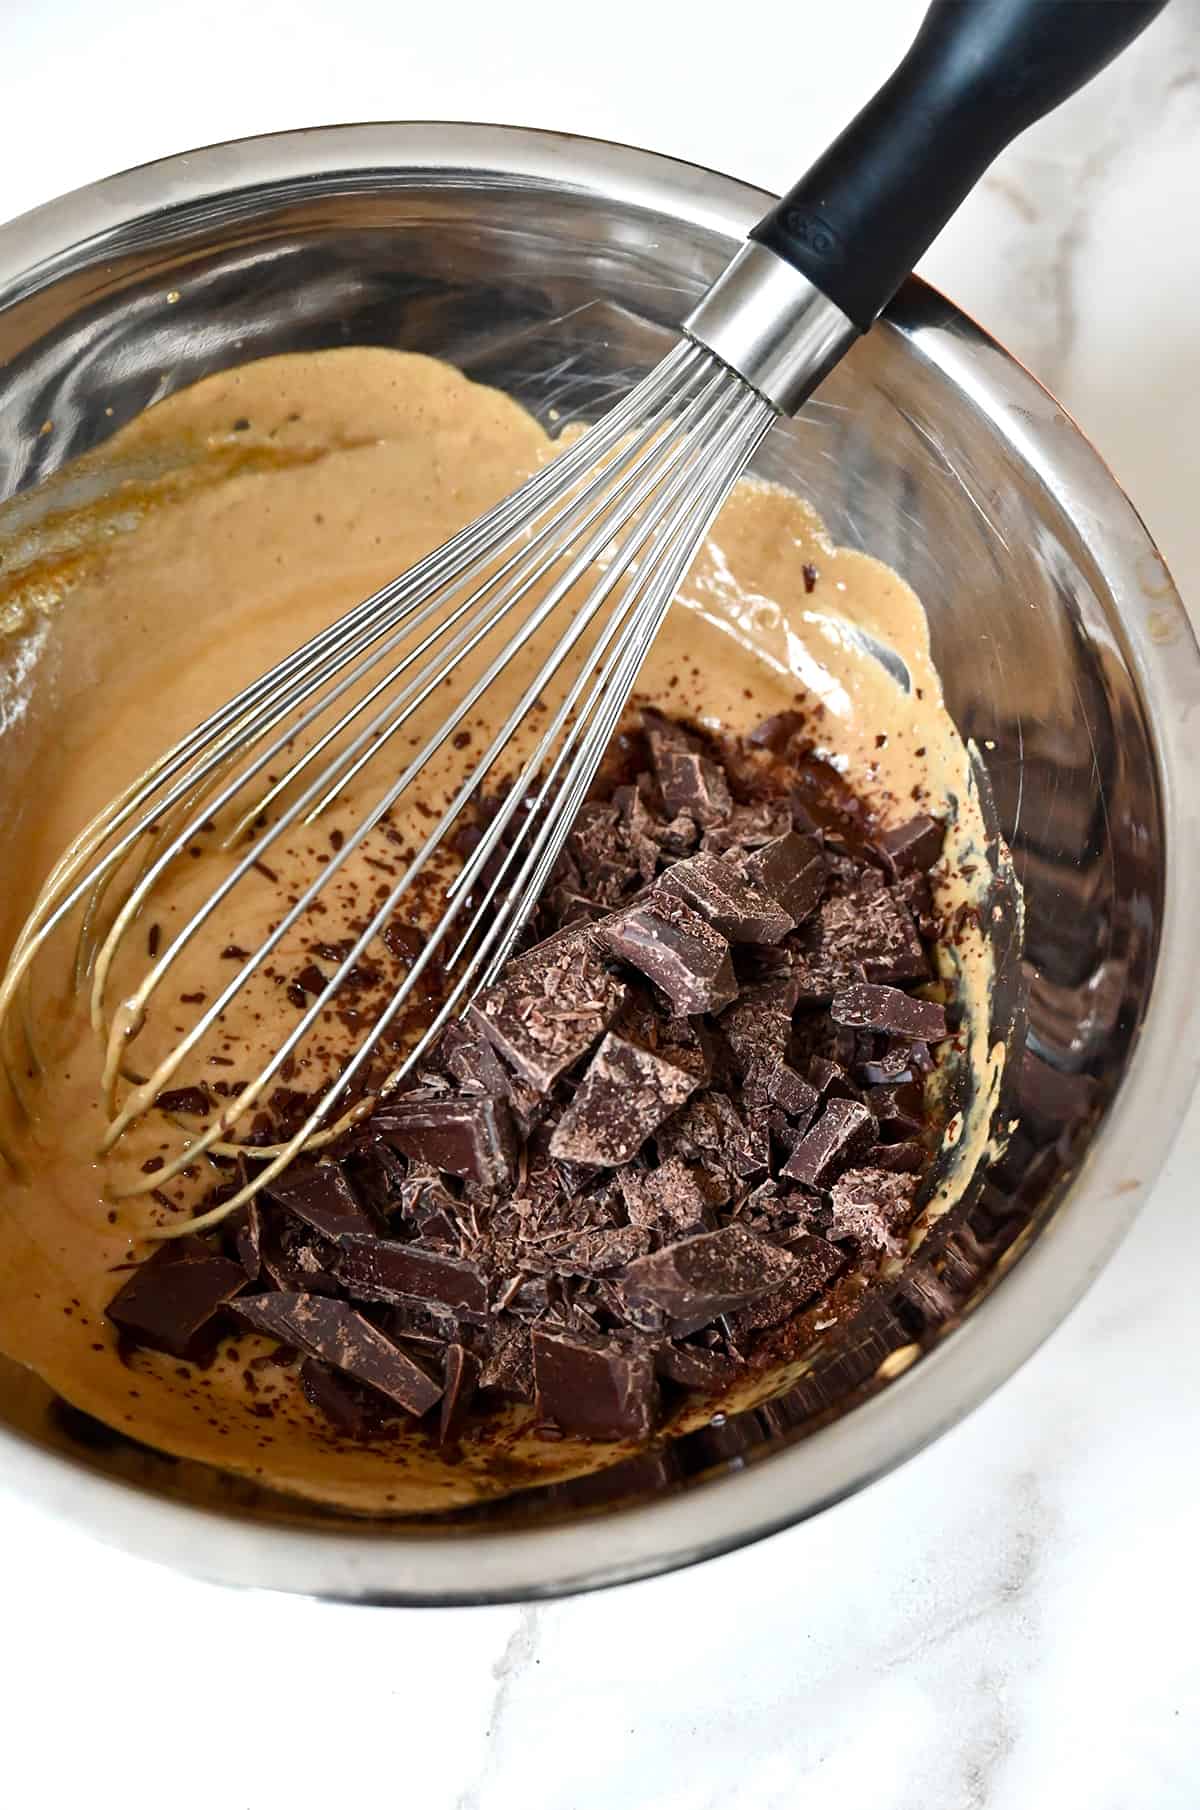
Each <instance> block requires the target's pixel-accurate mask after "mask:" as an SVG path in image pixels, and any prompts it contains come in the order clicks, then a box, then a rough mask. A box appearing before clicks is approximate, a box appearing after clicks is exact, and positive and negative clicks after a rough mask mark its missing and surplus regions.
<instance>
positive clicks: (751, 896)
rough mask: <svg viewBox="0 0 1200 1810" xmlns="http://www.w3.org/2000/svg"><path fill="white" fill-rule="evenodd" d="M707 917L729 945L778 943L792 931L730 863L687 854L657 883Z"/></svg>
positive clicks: (784, 914)
mask: <svg viewBox="0 0 1200 1810" xmlns="http://www.w3.org/2000/svg"><path fill="white" fill-rule="evenodd" d="M659 885H660V886H661V887H663V888H665V890H666V891H667V892H670V893H674V894H675V896H676V897H677V898H680V899H682V900H683V902H684V904H685V905H690V906H691V907H692V909H693V910H694V911H698V912H699V913H700V916H701V917H702V918H707V919H708V921H709V923H710V924H711V925H712V926H713V928H714V929H715V930H719V931H720V932H721V935H722V936H725V937H728V938H729V941H730V942H731V943H778V942H779V941H780V940H781V938H783V937H785V936H786V935H787V933H788V931H789V930H791V929H792V928H793V920H792V919H791V918H790V917H789V916H788V914H787V912H786V911H785V910H784V909H783V907H782V906H781V905H777V904H776V902H775V900H774V899H772V898H768V896H767V895H766V893H763V892H759V891H758V889H757V888H756V887H754V886H751V885H750V884H749V882H748V881H746V880H744V879H743V878H742V876H741V874H740V873H739V872H738V870H737V868H736V867H735V866H734V864H733V862H732V861H725V860H722V859H721V858H720V857H719V856H717V855H705V854H699V855H690V856H689V857H688V859H687V860H686V861H677V862H676V863H675V865H674V867H669V868H668V869H667V871H666V873H664V874H663V876H662V878H661V879H660V880H659Z"/></svg>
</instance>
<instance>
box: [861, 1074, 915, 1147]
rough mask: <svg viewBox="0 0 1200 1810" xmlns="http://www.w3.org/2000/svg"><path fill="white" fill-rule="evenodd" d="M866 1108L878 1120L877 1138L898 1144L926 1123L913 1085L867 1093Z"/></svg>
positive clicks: (902, 1085) (878, 1088)
mask: <svg viewBox="0 0 1200 1810" xmlns="http://www.w3.org/2000/svg"><path fill="white" fill-rule="evenodd" d="M867 1106H868V1107H869V1109H870V1110H871V1111H872V1112H873V1113H874V1114H875V1117H876V1118H877V1119H878V1120H879V1131H880V1136H881V1137H883V1138H884V1139H890V1140H892V1141H894V1142H896V1143H901V1142H903V1140H904V1139H905V1138H907V1137H910V1136H911V1135H912V1133H913V1132H915V1131H920V1130H921V1128H922V1126H923V1125H924V1123H925V1097H924V1095H923V1093H922V1092H921V1089H920V1088H919V1087H917V1086H916V1085H915V1083H913V1082H911V1081H910V1082H902V1083H900V1084H899V1085H898V1086H894V1087H872V1088H869V1089H868V1090H867Z"/></svg>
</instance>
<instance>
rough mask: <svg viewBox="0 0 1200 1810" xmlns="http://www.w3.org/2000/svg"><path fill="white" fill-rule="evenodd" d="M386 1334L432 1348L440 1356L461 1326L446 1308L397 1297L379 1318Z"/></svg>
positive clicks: (455, 1337) (456, 1337)
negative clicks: (382, 1317)
mask: <svg viewBox="0 0 1200 1810" xmlns="http://www.w3.org/2000/svg"><path fill="white" fill-rule="evenodd" d="M383 1330H384V1331H385V1332H386V1333H387V1334H388V1336H389V1338H393V1339H399V1340H401V1341H402V1342H403V1343H404V1344H406V1345H419V1346H420V1347H421V1348H422V1350H424V1351H433V1352H436V1353H437V1355H438V1357H439V1358H440V1357H441V1356H442V1355H443V1353H444V1352H445V1349H446V1346H447V1345H452V1344H454V1342H455V1341H456V1340H457V1339H459V1338H460V1337H461V1334H462V1328H461V1327H460V1326H459V1324H458V1322H457V1320H455V1318H454V1316H453V1314H451V1313H450V1311H449V1309H448V1308H445V1307H436V1306H434V1305H432V1304H431V1303H428V1302H425V1301H410V1300H408V1299H404V1300H397V1301H396V1302H395V1303H394V1304H393V1305H392V1306H391V1307H390V1308H389V1310H388V1312H387V1313H386V1315H385V1316H384V1320H383Z"/></svg>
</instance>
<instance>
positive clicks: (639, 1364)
mask: <svg viewBox="0 0 1200 1810" xmlns="http://www.w3.org/2000/svg"><path fill="white" fill-rule="evenodd" d="M533 1371H534V1377H535V1379H536V1382H537V1405H538V1412H539V1413H540V1414H543V1415H545V1416H546V1417H547V1418H548V1419H550V1420H553V1421H555V1422H556V1423H557V1424H558V1425H559V1426H560V1427H562V1429H563V1431H564V1432H566V1433H573V1434H575V1435H577V1436H578V1437H580V1438H584V1439H645V1438H646V1437H647V1436H648V1435H649V1434H650V1433H651V1432H652V1431H653V1428H654V1420H655V1413H656V1409H657V1406H658V1391H657V1389H656V1387H655V1382H654V1363H653V1360H652V1358H651V1356H650V1353H649V1352H648V1351H647V1350H645V1349H643V1348H639V1347H636V1346H629V1345H623V1344H618V1343H617V1342H616V1340H614V1339H602V1338H598V1337H596V1336H595V1335H594V1334H587V1333H580V1332H557V1331H555V1332H551V1331H549V1330H547V1329H544V1328H541V1327H535V1328H534V1332H533Z"/></svg>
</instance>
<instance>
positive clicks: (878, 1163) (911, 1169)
mask: <svg viewBox="0 0 1200 1810" xmlns="http://www.w3.org/2000/svg"><path fill="white" fill-rule="evenodd" d="M928 1156H929V1152H928V1151H927V1150H926V1148H925V1146H924V1145H923V1144H917V1143H913V1142H910V1141H908V1140H905V1141H904V1142H902V1143H899V1144H872V1146H871V1148H870V1149H869V1150H868V1151H867V1154H866V1156H865V1157H864V1159H863V1165H864V1167H865V1168H868V1169H887V1170H889V1171H890V1172H891V1173H892V1174H893V1175H917V1174H919V1173H920V1171H921V1170H922V1169H923V1168H924V1167H925V1164H926V1161H927V1160H928Z"/></svg>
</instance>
